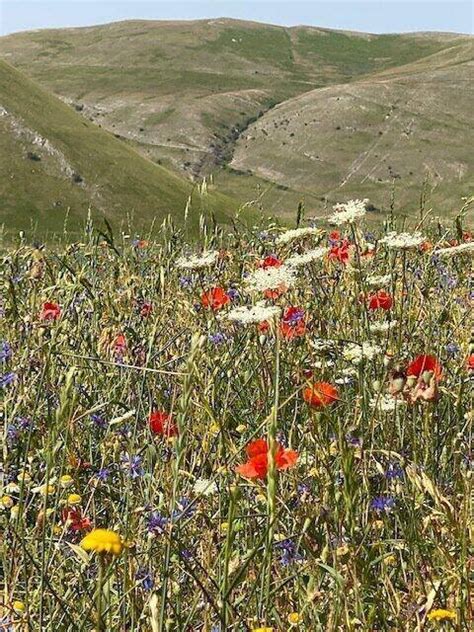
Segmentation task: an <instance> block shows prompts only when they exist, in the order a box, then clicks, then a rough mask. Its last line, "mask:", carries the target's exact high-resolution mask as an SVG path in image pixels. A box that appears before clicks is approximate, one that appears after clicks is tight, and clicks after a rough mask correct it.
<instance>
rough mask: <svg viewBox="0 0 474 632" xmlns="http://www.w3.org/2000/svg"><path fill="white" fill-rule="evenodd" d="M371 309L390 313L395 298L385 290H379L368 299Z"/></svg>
mask: <svg viewBox="0 0 474 632" xmlns="http://www.w3.org/2000/svg"><path fill="white" fill-rule="evenodd" d="M367 301H368V305H369V309H383V310H385V311H388V310H389V309H390V308H391V307H392V305H393V298H392V297H391V295H390V294H389V293H388V292H385V290H379V291H378V292H376V293H375V294H371V295H370V296H369V297H368V299H367Z"/></svg>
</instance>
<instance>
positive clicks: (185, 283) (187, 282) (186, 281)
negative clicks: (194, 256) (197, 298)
mask: <svg viewBox="0 0 474 632" xmlns="http://www.w3.org/2000/svg"><path fill="white" fill-rule="evenodd" d="M179 284H180V285H181V287H183V288H188V287H191V286H192V284H193V279H192V277H189V276H181V277H179Z"/></svg>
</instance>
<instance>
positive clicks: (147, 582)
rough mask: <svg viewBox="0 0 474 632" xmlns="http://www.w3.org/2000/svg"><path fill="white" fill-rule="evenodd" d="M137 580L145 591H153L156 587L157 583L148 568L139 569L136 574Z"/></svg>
mask: <svg viewBox="0 0 474 632" xmlns="http://www.w3.org/2000/svg"><path fill="white" fill-rule="evenodd" d="M135 580H136V581H137V582H138V583H139V584H140V585H141V586H142V588H144V589H145V590H152V588H153V586H154V585H155V581H154V579H153V576H152V575H151V573H150V571H149V570H148V569H146V568H143V567H141V568H139V569H138V570H137V572H136V573H135Z"/></svg>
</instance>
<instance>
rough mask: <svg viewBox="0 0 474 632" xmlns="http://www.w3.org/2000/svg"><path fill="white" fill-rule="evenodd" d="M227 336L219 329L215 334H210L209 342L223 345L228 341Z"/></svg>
mask: <svg viewBox="0 0 474 632" xmlns="http://www.w3.org/2000/svg"><path fill="white" fill-rule="evenodd" d="M226 339H227V338H226V336H225V334H223V333H222V332H220V331H218V332H216V333H215V334H209V342H211V343H212V344H213V345H221V344H223V343H224V342H225V341H226Z"/></svg>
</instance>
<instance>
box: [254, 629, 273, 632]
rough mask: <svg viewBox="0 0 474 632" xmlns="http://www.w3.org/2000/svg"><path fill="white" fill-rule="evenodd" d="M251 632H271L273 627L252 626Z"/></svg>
mask: <svg viewBox="0 0 474 632" xmlns="http://www.w3.org/2000/svg"><path fill="white" fill-rule="evenodd" d="M252 632H273V628H252Z"/></svg>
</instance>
